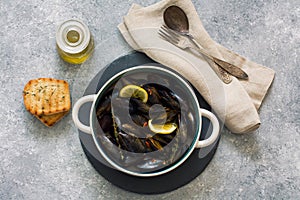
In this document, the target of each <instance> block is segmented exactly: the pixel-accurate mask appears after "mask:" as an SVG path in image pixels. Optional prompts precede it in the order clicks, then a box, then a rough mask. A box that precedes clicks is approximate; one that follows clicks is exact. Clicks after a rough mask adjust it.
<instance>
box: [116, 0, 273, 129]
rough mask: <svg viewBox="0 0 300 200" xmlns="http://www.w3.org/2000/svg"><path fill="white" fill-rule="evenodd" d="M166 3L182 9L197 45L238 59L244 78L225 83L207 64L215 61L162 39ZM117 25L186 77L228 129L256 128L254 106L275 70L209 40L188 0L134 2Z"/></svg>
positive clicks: (127, 36) (131, 42)
mask: <svg viewBox="0 0 300 200" xmlns="http://www.w3.org/2000/svg"><path fill="white" fill-rule="evenodd" d="M171 5H177V6H179V7H180V8H182V9H183V10H184V12H185V13H186V14H187V16H188V19H189V23H190V33H191V34H192V35H193V36H194V38H195V39H196V40H197V42H198V43H200V45H201V46H202V47H204V48H205V49H206V50H208V51H209V52H210V53H211V54H212V55H214V56H216V57H218V58H220V59H224V60H226V61H227V62H229V63H232V64H242V65H241V66H243V70H244V71H246V72H247V74H248V76H249V79H248V80H247V81H240V80H238V79H236V78H235V77H232V82H231V83H229V84H225V83H223V82H222V81H221V80H220V79H219V77H218V76H217V74H216V73H215V72H214V70H213V69H212V68H214V67H215V66H214V65H213V64H212V63H211V62H209V61H208V60H206V59H204V58H203V57H201V56H197V55H194V54H191V53H190V52H188V51H184V50H181V49H179V48H177V47H175V46H174V45H172V44H170V43H168V42H166V41H164V40H162V39H161V38H160V37H159V36H158V34H157V32H158V30H159V28H160V27H161V25H163V24H164V22H163V12H164V10H165V9H166V8H167V7H169V6H171ZM118 28H119V30H120V32H121V33H122V35H123V37H124V38H125V40H126V41H127V43H128V44H129V45H130V46H131V47H132V48H134V49H135V50H137V51H141V52H144V53H145V54H146V55H148V56H149V57H150V58H152V59H153V60H155V61H157V62H159V63H161V64H163V65H165V66H168V67H170V68H172V69H174V70H175V71H177V72H178V73H180V74H181V75H183V76H184V77H185V78H186V79H187V80H189V81H190V83H191V84H193V85H194V87H195V88H196V89H197V90H198V91H199V92H200V93H201V95H202V96H203V97H204V98H205V100H206V101H207V102H208V103H209V104H210V106H211V107H212V109H213V110H214V111H215V112H216V113H217V115H218V117H219V118H220V119H221V120H223V121H224V123H225V125H226V127H227V128H228V129H229V130H230V131H232V132H233V133H248V132H252V131H254V130H256V129H257V128H258V127H259V125H260V119H259V116H258V112H257V110H258V109H259V107H260V105H261V103H262V100H263V99H264V97H265V95H266V93H267V90H268V88H269V87H270V85H271V83H272V81H273V79H274V75H275V72H274V71H273V70H272V69H269V68H267V67H264V66H261V65H259V64H256V63H254V62H252V61H250V60H247V59H245V58H243V57H241V56H240V55H237V54H236V53H234V52H232V51H230V50H228V49H226V48H225V47H223V46H221V45H220V44H218V43H216V42H215V41H213V40H212V39H211V38H210V36H209V35H208V33H207V32H206V30H205V29H204V27H203V25H202V22H201V21H200V19H199V16H198V14H197V12H196V10H195V8H194V6H193V3H192V2H191V1H190V0H184V1H182V0H163V1H160V2H158V3H156V4H154V5H151V6H149V7H141V6H139V5H137V4H134V5H133V6H132V7H131V9H130V10H129V13H128V15H127V16H125V17H124V21H123V23H121V24H120V25H119V27H118Z"/></svg>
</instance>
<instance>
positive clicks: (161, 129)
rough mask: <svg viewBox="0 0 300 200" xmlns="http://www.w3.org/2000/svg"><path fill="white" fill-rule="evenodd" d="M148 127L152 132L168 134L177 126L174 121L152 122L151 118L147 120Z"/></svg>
mask: <svg viewBox="0 0 300 200" xmlns="http://www.w3.org/2000/svg"><path fill="white" fill-rule="evenodd" d="M148 125H149V128H150V130H151V131H152V132H154V133H159V134H170V133H172V132H173V131H175V129H176V128H177V125H176V124H175V123H169V124H152V119H151V120H149V121H148Z"/></svg>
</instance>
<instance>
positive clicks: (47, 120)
mask: <svg viewBox="0 0 300 200" xmlns="http://www.w3.org/2000/svg"><path fill="white" fill-rule="evenodd" d="M67 113H68V111H66V112H61V113H57V114H53V115H39V116H36V117H37V118H38V119H39V120H40V121H41V122H42V123H44V124H45V125H46V126H49V127H50V126H53V125H54V124H55V123H56V122H58V121H59V120H60V119H62V118H63V117H64V116H65V115H66V114H67Z"/></svg>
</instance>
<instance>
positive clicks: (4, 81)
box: [0, 0, 300, 200]
mask: <svg viewBox="0 0 300 200" xmlns="http://www.w3.org/2000/svg"><path fill="white" fill-rule="evenodd" d="M154 2H157V0H147V1H145V0H143V1H142V0H129V1H123V0H114V1H105V0H93V1H84V0H72V1H69V0H66V1H44V0H37V1H34V0H26V1H21V0H2V1H0V24H1V26H0V27H1V28H0V80H1V87H0V88H1V89H0V127H1V131H0V199H4V200H6V199H49V200H50V199H51V200H52V199H157V200H158V199H300V189H299V186H300V145H299V144H300V140H299V138H300V79H299V77H300V70H299V65H300V62H299V53H300V22H299V16H300V5H299V4H300V3H299V1H298V0H272V1H271V0H244V1H239V0H227V1H224V0H210V1H204V0H202V1H196V0H194V1H193V2H194V3H195V6H196V8H197V11H198V13H199V15H200V16H201V19H202V20H203V23H204V25H205V27H206V28H207V30H208V32H209V33H210V34H211V36H212V37H213V38H214V39H215V40H216V41H218V42H220V43H221V44H223V45H224V46H226V47H228V48H230V49H232V50H234V51H236V52H238V53H240V54H242V55H244V56H246V57H248V58H250V59H252V60H254V61H256V62H258V63H261V64H263V65H266V66H269V67H271V68H273V69H274V70H276V73H277V74H276V78H275V81H274V84H273V86H272V88H271V90H270V92H269V94H268V96H267V98H266V99H265V101H264V104H263V106H262V108H261V110H260V116H261V120H262V125H261V127H260V129H259V130H258V131H256V132H255V133H253V134H250V135H242V136H237V135H234V134H231V133H230V132H229V131H227V130H224V131H223V132H222V138H221V142H220V145H219V149H218V151H217V153H216V155H215V157H214V159H213V160H212V162H211V163H210V165H209V166H208V168H207V169H206V170H205V171H204V173H202V174H201V175H200V176H199V177H197V178H196V179H195V180H194V181H192V182H191V183H190V184H188V185H186V186H184V187H182V188H180V189H178V190H175V191H173V192H170V193H166V194H162V195H154V196H147V195H139V194H134V193H130V192H127V191H124V190H122V189H119V188H117V187H115V186H113V185H112V184H111V183H109V182H107V181H106V180H105V179H104V178H102V177H101V176H100V175H99V174H97V172H96V171H95V170H94V169H93V167H92V166H91V165H90V163H89V162H88V160H87V159H86V158H85V155H84V154H83V151H82V149H81V146H80V142H79V139H78V135H77V131H76V128H75V126H74V124H73V122H72V120H71V115H70V114H69V115H68V116H67V117H65V118H64V119H63V120H62V121H61V122H59V123H58V124H57V125H56V126H55V127H53V128H47V127H45V126H44V125H42V124H41V123H40V122H39V121H38V120H36V119H35V118H34V117H33V116H32V115H30V114H29V113H28V112H27V111H26V110H25V108H24V105H23V100H22V90H23V87H24V85H25V84H26V83H27V81H28V80H30V79H34V78H38V77H54V78H62V79H65V80H67V81H69V83H70V85H71V92H72V99H73V101H76V100H77V99H79V97H80V96H81V95H82V94H83V91H84V89H85V87H86V86H87V84H88V81H89V79H90V78H92V77H93V75H92V74H93V73H96V72H97V71H99V70H100V69H101V68H102V67H103V66H105V65H106V64H107V63H109V62H110V61H112V60H113V59H114V58H116V57H118V56H120V55H122V54H126V52H129V51H130V48H129V47H128V46H127V44H126V43H125V42H124V41H123V40H122V37H121V36H120V34H119V33H118V30H117V28H116V26H117V25H118V24H119V23H120V22H121V19H122V16H123V15H125V14H126V13H127V11H128V9H129V7H130V5H131V4H132V3H140V4H142V5H144V6H146V5H150V4H152V3H154ZM72 17H76V18H78V19H81V20H83V21H84V22H85V23H86V24H88V26H89V27H90V30H91V32H92V34H93V35H94V37H95V42H96V44H97V45H98V46H101V48H97V49H96V51H95V54H96V55H97V56H94V57H92V59H90V60H89V61H88V62H87V63H85V64H83V65H79V66H73V65H69V64H66V63H64V62H63V61H61V59H60V58H59V56H58V55H57V52H56V47H55V30H56V26H57V25H58V24H59V23H60V22H61V21H64V20H66V19H69V18H72ZM158 184H159V183H158Z"/></svg>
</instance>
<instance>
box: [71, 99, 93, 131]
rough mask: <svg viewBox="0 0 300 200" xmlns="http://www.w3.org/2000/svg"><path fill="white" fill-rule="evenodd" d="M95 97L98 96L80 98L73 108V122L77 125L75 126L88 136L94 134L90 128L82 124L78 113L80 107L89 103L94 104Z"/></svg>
mask: <svg viewBox="0 0 300 200" xmlns="http://www.w3.org/2000/svg"><path fill="white" fill-rule="evenodd" d="M95 97H96V95H94V94H92V95H87V96H84V97H82V98H80V99H79V100H78V101H77V102H76V103H75V105H74V107H73V111H72V118H73V121H74V123H75V126H76V127H77V128H78V129H79V130H81V131H83V132H85V133H88V134H92V129H91V127H89V126H86V125H84V124H82V123H81V121H80V120H79V118H78V113H79V109H80V107H81V106H82V105H83V104H85V103H87V102H93V101H94V100H95Z"/></svg>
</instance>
